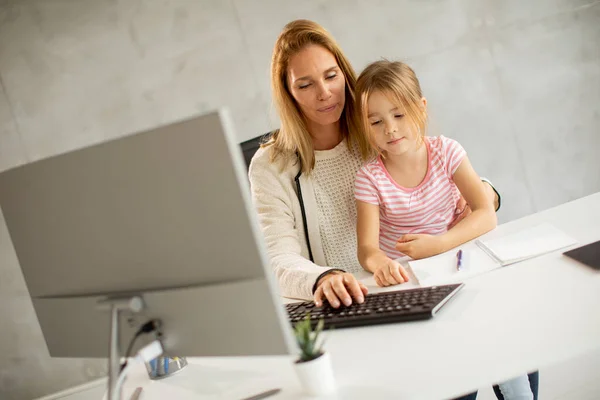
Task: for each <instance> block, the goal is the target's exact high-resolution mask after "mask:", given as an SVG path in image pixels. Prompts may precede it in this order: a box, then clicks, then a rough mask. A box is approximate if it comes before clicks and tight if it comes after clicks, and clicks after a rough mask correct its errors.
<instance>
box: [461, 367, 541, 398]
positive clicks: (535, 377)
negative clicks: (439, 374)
mask: <svg viewBox="0 0 600 400" xmlns="http://www.w3.org/2000/svg"><path fill="white" fill-rule="evenodd" d="M527 376H528V377H529V385H530V386H531V393H533V400H538V387H539V384H540V373H539V371H535V372H532V373H530V374H528V375H527ZM494 393H495V394H496V397H497V398H498V400H504V396H502V393H501V392H500V388H499V387H498V385H494ZM475 399H477V392H473V393H470V394H467V395H464V396H461V397H457V398H456V399H454V400H475Z"/></svg>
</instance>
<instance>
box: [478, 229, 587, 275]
mask: <svg viewBox="0 0 600 400" xmlns="http://www.w3.org/2000/svg"><path fill="white" fill-rule="evenodd" d="M475 243H476V244H477V245H478V246H479V247H480V248H481V249H482V250H483V251H485V252H486V253H487V254H488V255H489V256H490V257H492V258H493V259H494V260H495V261H496V262H497V263H499V264H500V265H502V266H505V265H510V264H514V263H517V262H519V261H524V260H527V259H529V258H533V257H537V256H541V255H542V254H546V253H550V252H551V251H554V250H559V249H563V248H565V247H568V246H572V245H574V244H576V243H577V241H576V240H575V239H573V238H572V237H570V236H568V235H567V234H566V233H564V232H563V231H561V230H560V229H558V228H556V227H554V226H553V225H551V224H548V223H545V224H541V225H537V226H534V227H532V228H529V229H525V230H522V231H519V232H516V233H513V234H510V235H507V236H503V237H500V238H497V239H492V240H476V241H475Z"/></svg>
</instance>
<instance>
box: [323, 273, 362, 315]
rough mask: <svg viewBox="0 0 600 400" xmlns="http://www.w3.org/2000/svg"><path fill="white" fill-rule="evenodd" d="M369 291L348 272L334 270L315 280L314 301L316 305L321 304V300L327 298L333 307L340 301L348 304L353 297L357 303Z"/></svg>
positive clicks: (336, 306) (337, 305) (338, 304)
mask: <svg viewBox="0 0 600 400" xmlns="http://www.w3.org/2000/svg"><path fill="white" fill-rule="evenodd" d="M368 292H369V291H368V290H367V287H366V286H365V285H363V284H362V283H360V282H359V281H358V280H357V279H356V277H354V275H352V274H350V273H348V272H341V271H334V272H331V273H329V274H327V275H325V276H324V277H322V278H321V279H320V280H319V282H317V290H315V296H314V301H315V305H316V306H317V307H321V306H322V305H323V300H325V299H327V301H329V304H330V305H331V307H333V308H338V307H339V306H340V305H341V304H340V301H341V302H342V303H344V305H346V306H349V305H350V304H352V299H354V300H355V301H356V302H357V303H358V304H361V303H363V302H364V301H365V295H366V294H367V293H368Z"/></svg>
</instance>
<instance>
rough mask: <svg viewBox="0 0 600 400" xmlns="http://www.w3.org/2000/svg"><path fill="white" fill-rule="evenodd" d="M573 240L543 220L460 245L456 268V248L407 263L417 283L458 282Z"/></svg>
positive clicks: (563, 245) (543, 252)
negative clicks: (536, 223)
mask: <svg viewBox="0 0 600 400" xmlns="http://www.w3.org/2000/svg"><path fill="white" fill-rule="evenodd" d="M576 243H577V241H576V240H575V239H573V238H571V237H570V236H568V235H567V234H565V233H564V232H563V231H561V230H560V229H558V228H556V227H554V226H553V225H551V224H548V223H544V224H540V225H537V226H534V227H532V228H527V229H524V230H521V231H518V232H515V233H512V234H509V235H505V236H502V237H499V238H495V239H487V240H486V239H478V240H475V241H474V242H470V243H466V244H465V245H463V246H461V249H462V250H463V261H462V265H463V268H462V269H461V270H460V271H458V270H457V268H456V263H457V258H456V257H457V256H456V253H457V252H458V249H454V250H452V251H449V252H446V253H443V254H439V255H437V256H433V257H429V258H425V259H422V260H413V261H409V262H408V266H409V267H410V269H411V270H412V272H413V275H414V276H415V278H416V279H417V281H418V282H419V284H420V285H422V286H426V285H438V284H443V283H455V282H462V281H464V280H465V279H468V278H471V277H474V276H477V275H480V274H483V273H486V272H489V271H492V270H494V269H496V268H500V267H503V266H506V265H510V264H514V263H517V262H519V261H524V260H527V259H530V258H533V257H537V256H540V255H543V254H546V253H549V252H552V251H555V250H559V249H563V248H565V247H568V246H572V245H574V244H576Z"/></svg>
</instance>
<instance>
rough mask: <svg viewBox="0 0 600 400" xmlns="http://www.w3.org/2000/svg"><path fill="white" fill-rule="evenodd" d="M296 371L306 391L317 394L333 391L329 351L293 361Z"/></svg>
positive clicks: (333, 384) (333, 383)
mask: <svg viewBox="0 0 600 400" xmlns="http://www.w3.org/2000/svg"><path fill="white" fill-rule="evenodd" d="M294 367H295V368H296V373H297V374H298V378H299V379H300V383H301V384H302V387H303V388H304V390H305V391H306V393H308V394H310V395H313V396H318V395H323V394H330V393H333V392H335V379H334V377H333V368H332V367H331V358H330V357H329V353H324V354H323V355H321V356H319V357H318V358H315V359H314V360H310V361H305V362H296V363H294Z"/></svg>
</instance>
